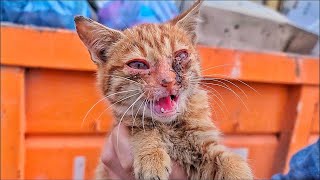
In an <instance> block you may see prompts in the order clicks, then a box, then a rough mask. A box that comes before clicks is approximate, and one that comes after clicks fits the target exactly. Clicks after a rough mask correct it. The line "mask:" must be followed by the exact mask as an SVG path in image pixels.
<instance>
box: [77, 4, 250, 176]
mask: <svg viewBox="0 0 320 180" xmlns="http://www.w3.org/2000/svg"><path fill="white" fill-rule="evenodd" d="M200 4H201V1H199V0H198V1H197V2H196V3H195V4H194V5H193V6H192V7H191V8H190V9H189V10H187V11H186V12H184V13H182V14H181V15H179V16H177V17H176V18H174V19H173V20H171V21H169V22H167V23H164V24H142V25H138V26H135V27H133V28H130V29H126V30H124V31H117V30H114V29H110V28H107V27H105V26H103V25H101V24H99V23H97V22H94V21H93V20H90V19H87V18H84V17H82V16H78V17H76V18H75V22H76V28H77V32H78V35H79V37H80V39H81V40H82V41H83V43H84V44H85V45H86V47H87V48H88V50H89V52H90V55H91V58H92V60H93V62H94V63H95V64H96V65H97V75H98V83H99V86H100V88H101V89H102V92H103V94H104V96H105V97H107V98H108V100H109V101H110V102H111V103H114V105H113V106H112V107H113V108H112V111H113V113H114V117H115V119H116V121H117V123H123V124H125V125H126V126H127V127H128V128H132V136H131V139H130V142H131V143H132V147H133V149H132V150H133V157H134V164H133V169H134V174H135V177H136V179H168V176H169V174H170V173H171V169H170V168H171V159H172V160H175V161H177V162H178V163H180V165H181V166H182V167H183V168H184V169H185V171H186V172H187V174H188V179H206V180H207V179H253V176H252V173H251V170H250V168H249V166H248V164H247V163H246V161H245V160H244V159H242V158H241V157H240V156H238V155H236V154H234V153H232V152H230V151H228V150H227V149H226V148H225V147H224V146H222V145H220V144H219V130H218V129H217V128H216V126H215V125H214V124H213V122H212V119H211V113H210V112H211V110H210V108H209V102H208V95H207V92H206V91H204V90H202V89H200V88H199V85H198V83H196V80H197V79H199V78H200V77H201V70H200V60H199V54H198V52H197V49H196V25H197V17H198V14H199V6H200ZM130 111H131V112H130ZM116 127H117V126H116ZM116 127H115V128H116ZM100 167H103V165H102V164H100ZM102 169H103V168H102ZM97 172H98V173H97V175H96V176H97V178H98V179H105V178H107V177H105V175H106V172H103V170H101V169H100V171H99V170H98V171H97Z"/></svg>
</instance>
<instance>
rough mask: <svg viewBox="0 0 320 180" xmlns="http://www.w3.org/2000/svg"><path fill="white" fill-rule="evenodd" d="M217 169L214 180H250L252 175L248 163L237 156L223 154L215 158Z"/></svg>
mask: <svg viewBox="0 0 320 180" xmlns="http://www.w3.org/2000/svg"><path fill="white" fill-rule="evenodd" d="M216 164H217V166H218V167H219V168H218V169H219V170H218V172H217V174H216V177H215V179H225V180H228V179H230V180H236V179H237V180H252V179H253V175H252V172H251V169H250V167H249V165H248V163H247V162H246V161H245V160H244V159H243V158H242V157H240V156H239V155H237V154H234V153H231V152H224V153H222V154H221V155H220V156H218V157H216Z"/></svg>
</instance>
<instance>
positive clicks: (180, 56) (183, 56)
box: [174, 50, 189, 61]
mask: <svg viewBox="0 0 320 180" xmlns="http://www.w3.org/2000/svg"><path fill="white" fill-rule="evenodd" d="M188 56H189V54H188V52H187V50H180V51H177V52H176V53H175V57H174V58H175V60H177V61H183V60H185V59H187V58H188Z"/></svg>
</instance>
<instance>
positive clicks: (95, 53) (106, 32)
mask: <svg viewBox="0 0 320 180" xmlns="http://www.w3.org/2000/svg"><path fill="white" fill-rule="evenodd" d="M74 21H75V24H76V29H77V33H78V35H79V37H80V39H81V41H82V42H83V43H84V44H85V46H86V47H87V48H88V50H89V53H90V55H91V59H92V61H93V62H94V63H96V64H101V63H104V62H106V61H107V58H108V57H107V53H108V50H109V48H110V47H111V46H112V45H113V44H114V43H115V42H117V41H119V40H120V39H121V38H122V37H123V34H122V32H120V31H117V30H114V29H111V28H107V27H105V26H103V25H102V24H99V23H97V22H95V21H93V20H91V19H88V18H85V17H83V16H76V17H75V18H74Z"/></svg>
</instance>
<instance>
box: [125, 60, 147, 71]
mask: <svg viewBox="0 0 320 180" xmlns="http://www.w3.org/2000/svg"><path fill="white" fill-rule="evenodd" d="M127 65H128V66H129V67H131V68H133V69H142V70H144V69H149V65H148V64H147V63H146V62H143V61H139V60H138V61H131V62H129V63H127Z"/></svg>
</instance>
